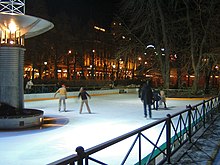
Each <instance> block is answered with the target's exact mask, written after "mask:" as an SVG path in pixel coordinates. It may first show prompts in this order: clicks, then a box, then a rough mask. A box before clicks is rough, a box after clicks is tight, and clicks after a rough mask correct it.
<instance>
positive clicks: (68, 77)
mask: <svg viewBox="0 0 220 165" xmlns="http://www.w3.org/2000/svg"><path fill="white" fill-rule="evenodd" d="M71 53H72V51H71V50H69V51H68V53H67V57H66V66H67V80H70V63H69V56H70V54H71Z"/></svg>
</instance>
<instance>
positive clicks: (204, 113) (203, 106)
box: [202, 100, 206, 128]
mask: <svg viewBox="0 0 220 165" xmlns="http://www.w3.org/2000/svg"><path fill="white" fill-rule="evenodd" d="M202 112H203V127H204V128H205V122H206V112H205V100H203V103H202Z"/></svg>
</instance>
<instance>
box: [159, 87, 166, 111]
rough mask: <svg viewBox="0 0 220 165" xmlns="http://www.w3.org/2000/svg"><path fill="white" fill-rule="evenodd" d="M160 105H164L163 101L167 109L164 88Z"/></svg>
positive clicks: (161, 92)
mask: <svg viewBox="0 0 220 165" xmlns="http://www.w3.org/2000/svg"><path fill="white" fill-rule="evenodd" d="M160 97H161V100H160V105H162V103H163V104H164V108H165V109H167V104H166V95H165V92H164V91H163V90H161V91H160Z"/></svg>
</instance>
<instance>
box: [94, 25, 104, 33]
mask: <svg viewBox="0 0 220 165" xmlns="http://www.w3.org/2000/svg"><path fill="white" fill-rule="evenodd" d="M94 29H96V30H100V31H102V32H105V29H103V28H101V27H98V26H94Z"/></svg>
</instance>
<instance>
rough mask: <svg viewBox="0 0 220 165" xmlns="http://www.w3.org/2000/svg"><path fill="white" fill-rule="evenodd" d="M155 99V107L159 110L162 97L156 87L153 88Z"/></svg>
mask: <svg viewBox="0 0 220 165" xmlns="http://www.w3.org/2000/svg"><path fill="white" fill-rule="evenodd" d="M153 99H154V100H153V104H154V109H156V110H158V108H159V101H160V100H161V97H160V94H159V91H157V90H156V89H154V90H153Z"/></svg>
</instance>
